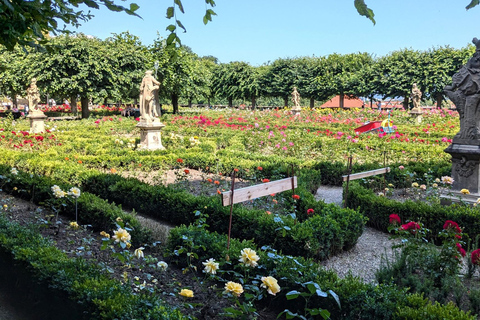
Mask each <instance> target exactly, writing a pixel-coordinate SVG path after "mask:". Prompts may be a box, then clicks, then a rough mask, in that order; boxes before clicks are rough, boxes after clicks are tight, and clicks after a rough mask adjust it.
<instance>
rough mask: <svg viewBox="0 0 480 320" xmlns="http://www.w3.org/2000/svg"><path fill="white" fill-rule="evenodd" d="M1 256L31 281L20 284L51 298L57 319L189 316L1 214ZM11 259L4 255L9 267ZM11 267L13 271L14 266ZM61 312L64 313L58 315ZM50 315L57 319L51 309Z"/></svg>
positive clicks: (20, 274)
mask: <svg viewBox="0 0 480 320" xmlns="http://www.w3.org/2000/svg"><path fill="white" fill-rule="evenodd" d="M0 255H1V256H2V257H10V259H11V261H10V262H11V263H10V267H12V264H13V268H9V269H7V268H3V267H2V273H7V272H14V274H15V275H16V276H21V278H22V280H23V281H25V282H27V283H28V285H27V286H25V287H23V288H20V289H21V290H25V291H27V292H28V293H29V294H31V293H32V292H33V291H36V293H37V295H38V296H37V297H36V298H42V299H44V300H47V303H53V302H55V301H56V302H57V304H54V305H52V306H48V307H49V308H50V312H52V313H53V314H54V315H55V317H56V318H55V319H62V317H64V318H65V317H68V318H69V319H118V320H121V319H125V320H130V319H186V317H184V316H183V315H182V314H181V313H180V312H179V311H178V310H175V309H172V308H170V307H168V306H166V305H165V304H164V302H163V301H162V300H160V299H159V297H157V296H154V295H144V294H138V293H134V292H133V291H132V289H131V288H130V286H126V285H123V284H122V283H121V282H120V281H118V280H113V279H111V278H109V277H108V276H107V275H105V274H103V272H102V271H101V270H100V268H99V267H98V266H96V265H94V264H92V263H88V262H87V261H86V260H84V259H82V258H69V257H68V256H67V255H66V254H65V253H63V252H62V251H61V250H59V249H57V248H56V247H55V246H54V245H53V243H52V242H51V241H50V240H47V239H45V238H43V237H42V236H41V235H39V233H38V231H36V230H35V229H33V228H32V227H31V228H27V227H24V226H20V225H19V224H17V223H14V222H10V221H8V220H7V219H5V218H4V217H1V216H0ZM7 260H8V259H2V260H1V261H0V264H2V265H3V266H5V265H6V264H8V262H9V261H7ZM12 269H13V270H12ZM59 312H63V313H60V314H58V313H59ZM48 318H49V319H50V318H54V317H53V316H52V315H51V314H49V315H48Z"/></svg>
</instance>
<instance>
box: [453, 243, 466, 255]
mask: <svg viewBox="0 0 480 320" xmlns="http://www.w3.org/2000/svg"><path fill="white" fill-rule="evenodd" d="M455 245H456V246H457V250H458V252H460V254H461V255H462V257H465V256H466V255H467V252H466V251H465V249H463V248H462V245H461V244H460V243H456V244H455Z"/></svg>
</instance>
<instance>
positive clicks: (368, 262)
mask: <svg viewBox="0 0 480 320" xmlns="http://www.w3.org/2000/svg"><path fill="white" fill-rule="evenodd" d="M342 192H343V189H342V187H331V186H321V187H320V188H319V189H318V190H317V194H316V195H315V198H316V199H317V200H323V201H325V202H326V203H334V204H336V205H339V206H341V205H342ZM395 243H396V242H395V241H394V240H390V239H389V235H388V234H386V233H383V232H381V231H378V230H376V229H373V228H370V227H365V228H364V230H363V234H362V235H361V236H360V238H358V242H357V244H356V245H355V246H354V247H353V248H352V249H350V250H349V251H345V252H343V253H341V254H339V255H336V256H334V257H331V258H329V259H328V260H325V261H322V262H321V264H322V265H323V266H324V267H325V268H326V269H331V270H334V271H335V272H337V274H338V276H339V277H340V278H344V277H345V276H347V275H348V274H349V273H350V274H352V275H353V276H355V277H359V278H361V279H363V281H364V282H371V283H376V280H375V272H376V271H377V270H378V269H379V268H380V264H381V261H382V256H385V257H386V258H387V259H389V261H392V257H393V251H392V245H394V244H395Z"/></svg>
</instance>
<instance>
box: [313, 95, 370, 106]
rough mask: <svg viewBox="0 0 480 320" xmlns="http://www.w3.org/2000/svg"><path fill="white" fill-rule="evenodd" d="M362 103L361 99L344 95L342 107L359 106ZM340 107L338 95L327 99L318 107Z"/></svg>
mask: <svg viewBox="0 0 480 320" xmlns="http://www.w3.org/2000/svg"><path fill="white" fill-rule="evenodd" d="M362 105H363V101H362V100H360V99H359V98H352V99H350V98H348V97H346V96H345V99H344V100H343V107H344V108H361V107H362ZM339 107H340V96H336V97H334V98H333V99H330V100H328V101H327V102H325V103H324V104H322V105H321V106H320V108H339Z"/></svg>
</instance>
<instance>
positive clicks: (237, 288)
mask: <svg viewBox="0 0 480 320" xmlns="http://www.w3.org/2000/svg"><path fill="white" fill-rule="evenodd" d="M225 292H230V293H233V294H234V295H236V296H237V297H240V295H241V294H242V293H243V287H242V285H241V284H240V283H236V282H232V281H228V282H227V283H226V284H225Z"/></svg>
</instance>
